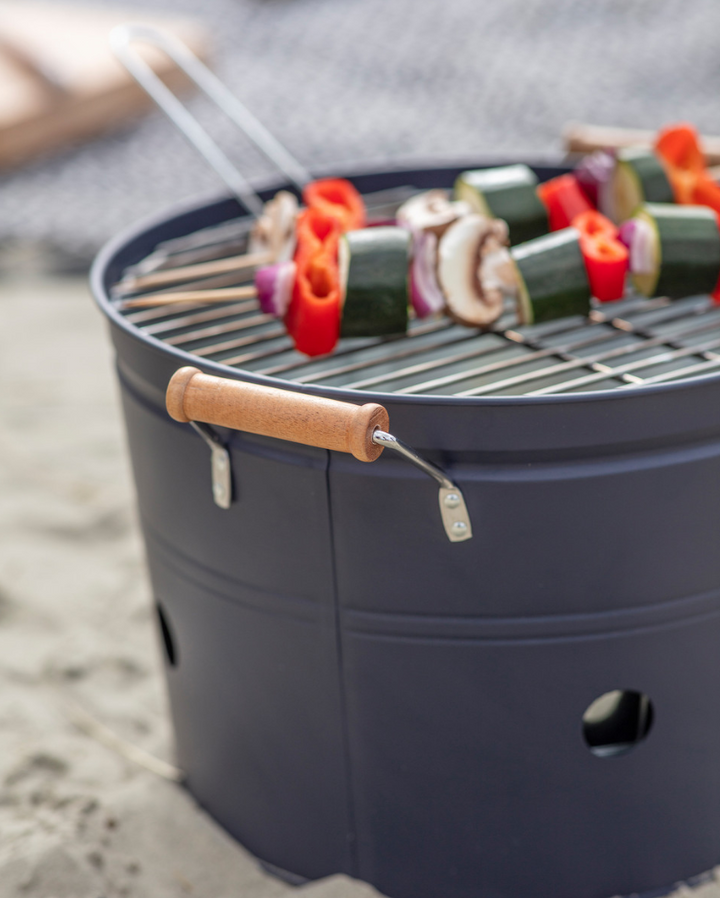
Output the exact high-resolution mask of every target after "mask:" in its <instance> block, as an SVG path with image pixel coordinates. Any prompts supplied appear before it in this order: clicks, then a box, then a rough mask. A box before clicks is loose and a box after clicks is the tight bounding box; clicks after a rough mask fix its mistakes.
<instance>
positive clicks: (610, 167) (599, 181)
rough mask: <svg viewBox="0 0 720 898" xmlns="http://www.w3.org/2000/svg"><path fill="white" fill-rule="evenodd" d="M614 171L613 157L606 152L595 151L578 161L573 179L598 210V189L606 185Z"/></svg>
mask: <svg viewBox="0 0 720 898" xmlns="http://www.w3.org/2000/svg"><path fill="white" fill-rule="evenodd" d="M614 169H615V157H614V156H613V155H612V153H610V152H608V151H607V150H596V151H595V152H594V153H590V154H589V155H588V156H585V157H584V158H583V159H581V160H580V162H579V163H578V165H577V167H576V169H575V177H576V178H577V180H578V184H579V185H580V187H581V189H582V191H583V193H584V194H585V196H586V197H587V198H588V199H589V200H590V202H591V203H592V204H593V206H595V208H598V206H599V202H600V189H601V187H602V186H603V185H605V184H607V183H608V182H609V181H610V178H611V177H612V173H613V171H614Z"/></svg>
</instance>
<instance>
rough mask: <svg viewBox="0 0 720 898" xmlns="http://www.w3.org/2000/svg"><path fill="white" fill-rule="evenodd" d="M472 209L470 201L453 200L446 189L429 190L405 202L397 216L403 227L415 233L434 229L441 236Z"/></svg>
mask: <svg viewBox="0 0 720 898" xmlns="http://www.w3.org/2000/svg"><path fill="white" fill-rule="evenodd" d="M471 211H472V209H471V208H470V204H469V203H466V202H464V201H457V202H451V201H450V199H449V198H448V193H447V192H446V191H445V190H427V191H425V193H419V194H418V195H417V196H413V197H411V198H410V199H409V200H407V201H406V202H404V203H403V204H402V206H400V208H399V209H398V210H397V213H396V215H395V217H396V219H397V223H398V224H399V225H400V226H401V227H403V228H408V229H409V230H411V231H413V232H414V233H417V232H419V231H432V232H433V233H434V234H436V235H437V236H438V237H441V236H442V235H443V234H444V233H445V231H446V230H447V229H448V228H449V227H450V225H451V224H452V223H453V222H454V221H457V220H458V218H462V216H463V215H469V214H470V212H471Z"/></svg>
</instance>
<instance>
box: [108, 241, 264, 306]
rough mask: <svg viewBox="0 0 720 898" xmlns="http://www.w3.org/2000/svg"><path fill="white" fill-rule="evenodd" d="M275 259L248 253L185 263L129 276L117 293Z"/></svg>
mask: <svg viewBox="0 0 720 898" xmlns="http://www.w3.org/2000/svg"><path fill="white" fill-rule="evenodd" d="M272 261H273V257H272V254H271V253H268V252H263V253H246V254H245V255H243V256H230V257H229V258H227V259H214V260H213V261H211V262H200V263H198V264H197V265H185V266H184V267H182V268H171V269H165V270H163V271H156V272H153V273H152V274H146V275H143V276H142V277H137V278H128V279H127V280H124V281H120V283H119V284H117V285H116V287H115V293H116V294H118V295H120V296H123V295H125V294H127V293H135V292H136V291H138V290H145V289H146V288H148V287H162V286H164V285H166V284H178V283H180V281H186V280H187V281H190V280H194V279H195V278H200V277H211V276H212V275H214V274H225V273H226V272H229V271H244V270H245V269H246V268H257V267H258V266H260V265H269V264H270V263H271V262H272Z"/></svg>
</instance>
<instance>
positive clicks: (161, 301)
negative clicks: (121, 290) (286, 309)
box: [122, 284, 257, 309]
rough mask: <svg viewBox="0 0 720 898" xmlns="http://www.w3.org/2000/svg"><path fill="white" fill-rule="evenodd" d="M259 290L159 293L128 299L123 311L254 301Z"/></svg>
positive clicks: (234, 289)
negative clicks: (179, 305) (187, 304)
mask: <svg viewBox="0 0 720 898" xmlns="http://www.w3.org/2000/svg"><path fill="white" fill-rule="evenodd" d="M256 296H257V290H256V289H255V287H254V286H253V285H252V284H248V285H247V286H246V287H228V288H227V289H223V290H185V291H184V292H183V291H181V292H178V293H158V294H157V295H155V296H138V297H136V298H135V299H126V300H124V301H123V303H122V308H123V309H147V308H150V307H151V306H166V305H172V304H173V303H176V302H208V303H210V302H235V301H236V300H238V299H254V298H255V297H256Z"/></svg>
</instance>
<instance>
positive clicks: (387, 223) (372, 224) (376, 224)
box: [365, 218, 398, 228]
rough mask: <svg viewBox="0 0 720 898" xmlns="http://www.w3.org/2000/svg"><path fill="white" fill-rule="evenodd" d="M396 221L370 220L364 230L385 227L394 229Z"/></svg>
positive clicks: (390, 219)
mask: <svg viewBox="0 0 720 898" xmlns="http://www.w3.org/2000/svg"><path fill="white" fill-rule="evenodd" d="M397 223H398V222H397V219H395V218H371V219H370V220H369V221H368V222H367V224H366V225H365V227H366V228H385V227H393V228H394V227H396V226H397Z"/></svg>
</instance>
